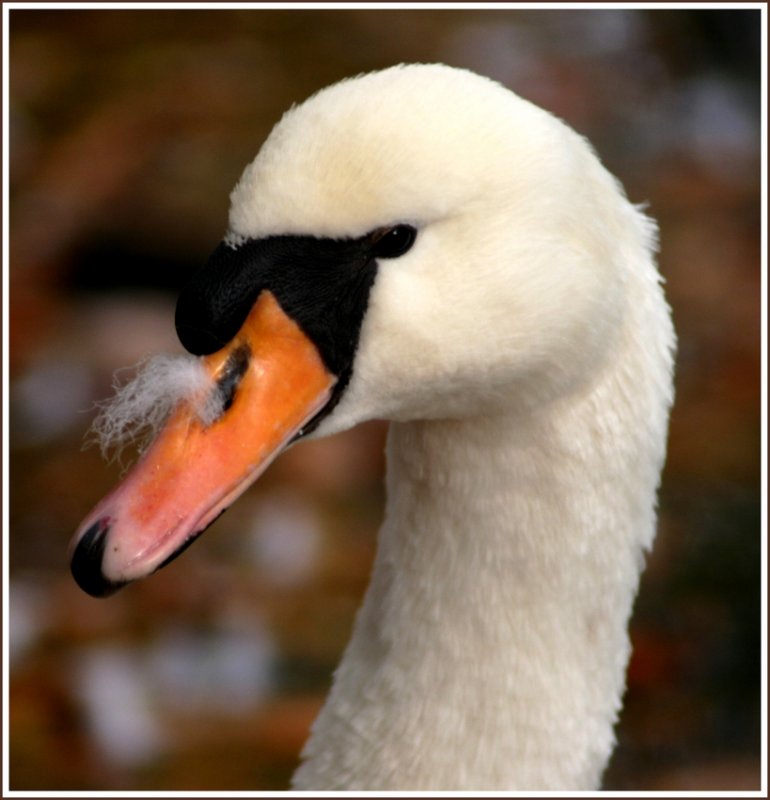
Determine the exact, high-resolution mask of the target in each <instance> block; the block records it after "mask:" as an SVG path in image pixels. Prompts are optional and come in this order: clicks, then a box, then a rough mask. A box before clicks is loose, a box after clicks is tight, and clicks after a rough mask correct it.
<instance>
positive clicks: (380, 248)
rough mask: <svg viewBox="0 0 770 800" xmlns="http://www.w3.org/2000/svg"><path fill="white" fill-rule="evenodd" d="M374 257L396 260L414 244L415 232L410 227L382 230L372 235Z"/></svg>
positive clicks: (398, 226) (400, 226) (397, 226)
mask: <svg viewBox="0 0 770 800" xmlns="http://www.w3.org/2000/svg"><path fill="white" fill-rule="evenodd" d="M374 237H375V238H374V248H373V250H374V255H375V256H377V257H378V258H398V257H399V256H402V255H404V253H406V251H407V250H409V249H410V248H411V247H412V245H413V244H414V240H415V239H416V238H417V231H416V230H415V229H414V228H413V227H412V226H411V225H396V226H395V227H393V228H383V229H382V230H380V231H377V232H376V233H375V234H374Z"/></svg>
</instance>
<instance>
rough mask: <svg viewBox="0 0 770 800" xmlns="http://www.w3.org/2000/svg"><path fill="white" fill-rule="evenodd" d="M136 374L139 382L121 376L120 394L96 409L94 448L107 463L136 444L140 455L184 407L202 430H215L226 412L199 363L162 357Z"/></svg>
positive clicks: (115, 385) (118, 376) (118, 377)
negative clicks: (214, 424) (212, 426)
mask: <svg viewBox="0 0 770 800" xmlns="http://www.w3.org/2000/svg"><path fill="white" fill-rule="evenodd" d="M129 369H130V368H129ZM133 370H134V372H135V374H134V376H133V377H132V378H130V379H129V380H127V381H124V380H123V375H124V374H125V373H126V372H127V371H128V370H126V369H122V370H118V372H116V373H115V376H114V380H113V389H114V390H115V394H114V395H113V397H111V398H110V399H108V400H104V401H100V402H98V403H97V404H96V407H97V408H98V414H97V415H96V418H95V419H94V421H93V423H92V425H91V429H90V431H89V435H90V439H89V442H95V443H96V444H98V445H99V448H100V449H101V452H102V455H103V456H105V457H108V455H109V453H110V452H111V451H113V457H114V458H118V457H119V456H120V454H121V452H122V451H123V449H124V448H125V447H126V446H128V445H131V444H136V445H138V446H139V447H140V449H141V447H142V446H143V445H144V444H146V443H147V442H149V441H150V440H151V439H152V438H153V436H154V435H155V434H156V433H157V432H158V431H159V430H160V429H161V427H162V426H163V424H164V423H165V422H166V420H167V419H168V418H169V416H170V415H171V413H172V412H173V411H174V409H175V408H176V407H177V406H178V405H179V404H180V403H182V402H185V403H187V404H188V405H189V406H190V407H191V408H192V409H193V412H194V413H195V414H196V416H197V417H198V419H199V420H200V422H201V423H202V424H203V425H210V424H211V423H212V422H213V421H214V420H215V419H216V418H217V416H219V414H220V413H221V411H222V404H223V398H222V397H221V394H220V392H219V391H218V388H217V386H216V384H215V383H214V381H212V379H211V377H210V376H209V374H208V372H206V370H205V369H204V367H203V364H202V360H201V359H200V358H197V357H195V356H190V355H167V354H165V353H161V354H158V355H155V356H152V357H151V358H147V359H145V360H143V361H141V362H139V364H137V365H136V366H135V367H134V368H133Z"/></svg>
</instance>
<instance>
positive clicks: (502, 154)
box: [71, 64, 675, 791]
mask: <svg viewBox="0 0 770 800" xmlns="http://www.w3.org/2000/svg"><path fill="white" fill-rule="evenodd" d="M656 249H657V230H656V226H655V224H654V222H653V221H652V220H651V219H650V218H648V217H647V216H646V215H645V213H643V211H642V210H641V209H640V208H638V207H636V206H634V205H632V204H631V203H630V202H629V201H628V200H627V198H626V196H625V194H624V191H623V189H622V187H621V185H620V184H619V182H618V181H617V180H616V179H615V178H614V177H613V176H611V175H610V174H609V173H608V172H607V171H606V170H605V168H604V167H603V166H602V165H601V164H600V161H599V159H598V158H597V156H596V155H595V153H594V152H593V150H592V148H591V146H590V145H589V144H588V143H587V142H586V141H585V140H584V139H583V138H582V137H581V136H579V135H578V134H577V133H575V132H574V131H573V130H572V129H571V128H569V127H568V126H567V125H566V124H564V123H563V122H561V121H560V120H558V119H557V118H556V117H554V116H552V115H551V114H550V113H548V112H546V111H544V110H542V109H540V108H538V107H536V106H535V105H533V104H531V103H530V102H528V101H526V100H524V99H522V98H520V97H518V96H517V95H516V94H514V93H513V92H511V91H510V90H508V89H507V88H505V87H504V86H502V85H501V84H499V83H496V82H494V81H493V80H491V79H488V78H485V77H482V76H479V75H477V74H474V73H472V72H470V71H466V70H463V69H458V68H453V67H448V66H444V65H441V64H412V65H398V66H395V67H391V68H387V69H384V70H381V71H378V72H373V73H369V74H364V75H359V76H357V77H355V78H350V79H347V80H344V81H342V82H341V83H338V84H335V85H333V86H330V87H327V88H326V89H323V90H321V91H320V92H318V93H317V94H315V95H314V96H313V97H311V98H310V99H308V100H306V101H305V102H304V103H302V104H301V105H298V106H295V107H293V108H292V109H290V110H289V111H288V112H287V113H286V114H285V115H284V116H283V117H282V119H281V120H280V121H279V122H278V124H277V125H276V126H275V127H274V129H273V131H272V132H271V133H270V135H269V137H268V138H267V140H266V141H265V142H264V144H263V146H262V148H261V150H260V151H259V153H258V155H257V156H256V158H255V160H254V161H253V162H252V163H251V164H250V165H249V166H248V167H247V168H246V169H245V171H244V173H243V175H242V176H241V178H240V180H239V181H238V183H237V185H236V186H235V189H234V190H233V192H232V194H231V206H230V213H229V226H228V229H227V232H226V235H225V237H224V239H223V241H222V242H221V243H220V244H219V246H218V247H217V248H216V250H215V251H214V252H213V254H212V256H211V258H210V259H209V261H208V262H207V263H206V265H205V266H204V267H203V269H202V270H201V271H200V272H199V273H197V274H196V275H194V276H193V277H192V278H191V280H190V283H189V284H188V285H187V286H186V287H185V288H184V289H183V290H182V292H181V294H180V296H179V298H178V303H177V308H176V327H177V332H178V334H179V338H180V340H181V342H182V344H183V345H184V346H185V348H186V349H187V350H188V351H190V353H191V355H189V356H180V357H179V359H180V360H179V362H178V363H177V366H176V367H175V368H174V369H166V370H165V373H164V374H165V377H161V378H159V377H157V375H155V373H153V374H151V375H150V376H149V377H147V378H146V380H145V381H144V384H142V385H139V384H134V386H133V389H132V391H131V392H129V394H130V395H131V397H130V398H129V399H128V400H126V398H125V397H123V400H122V401H121V400H120V399H119V398H116V401H115V403H114V405H113V406H108V408H107V411H106V412H105V418H104V419H106V422H105V423H104V424H103V430H102V433H103V434H104V435H105V437H106V438H110V437H111V436H112V437H115V438H120V437H121V436H122V435H123V434H124V433H125V430H126V428H128V427H130V424H131V423H132V422H135V421H136V420H137V419H139V420H140V421H142V422H144V421H146V420H144V416H145V415H147V414H148V409H150V408H154V409H156V408H157V406H156V403H157V402H158V400H159V398H161V397H163V396H164V395H168V397H170V398H171V399H170V400H169V401H168V403H167V405H168V408H166V409H164V412H163V414H161V416H163V417H164V419H165V423H164V425H163V426H162V427H161V430H160V431H159V432H158V433H157V435H156V438H155V440H154V442H153V443H152V444H151V445H150V446H149V447H148V448H147V449H146V450H145V451H144V453H143V455H142V456H141V458H140V460H139V461H138V462H137V464H136V465H135V466H134V467H133V469H132V471H130V472H129V473H128V474H127V476H126V477H125V479H124V480H123V482H122V483H121V484H120V485H119V486H118V487H117V488H116V489H115V490H114V491H113V492H112V493H110V494H109V495H108V496H107V497H106V498H105V499H104V500H103V501H101V502H100V503H99V504H98V505H97V506H96V507H95V509H94V510H93V511H92V512H91V513H90V514H89V515H88V516H87V517H86V519H85V521H84V522H83V524H82V525H81V527H80V528H79V530H78V532H77V533H76V535H75V538H74V540H73V544H72V546H71V568H72V572H73V574H74V576H75V579H76V580H77V582H78V583H79V584H80V586H81V587H82V588H83V589H84V590H85V591H87V592H88V593H90V594H92V595H94V596H105V595H108V594H110V593H111V592H113V591H115V590H116V589H118V588H119V587H121V586H123V585H124V584H126V583H128V582H130V581H133V580H135V579H137V578H141V577H144V576H146V575H148V574H150V573H151V572H154V571H155V570H157V569H159V568H160V567H162V566H163V565H165V564H166V563H168V562H169V561H170V560H171V559H172V558H174V557H175V556H176V555H178V554H179V552H181V551H182V550H183V549H185V548H186V547H187V546H188V545H189V544H190V542H191V541H192V540H193V539H194V538H195V537H196V536H197V535H198V534H199V533H200V532H201V531H202V530H203V529H204V528H206V527H207V526H208V525H209V524H210V523H211V522H212V521H213V520H214V519H216V517H217V516H218V515H219V514H220V513H221V512H222V511H223V510H224V509H225V508H226V507H227V506H228V505H229V504H230V503H231V502H232V501H233V500H234V499H235V498H236V497H237V496H238V495H239V494H240V493H241V492H242V491H244V489H245V488H246V487H247V486H248V485H249V484H251V483H252V482H253V481H254V480H255V479H256V478H257V476H258V475H259V474H261V472H262V471H263V470H264V469H265V468H266V467H267V465H268V464H269V463H270V461H271V460H272V459H273V458H274V457H275V456H276V455H277V454H278V453H279V452H280V451H281V450H283V449H284V448H286V447H288V446H290V445H293V444H294V443H295V442H297V441H298V440H300V439H303V438H305V437H309V436H314V437H319V436H326V435H329V434H333V433H335V432H338V431H342V430H345V429H348V428H350V427H352V426H354V425H356V424H357V423H359V422H362V421H364V420H371V419H387V420H390V427H389V432H388V440H387V450H386V456H387V471H386V488H387V505H386V510H385V515H384V522H383V524H382V528H381V530H380V532H379V536H378V547H377V553H376V558H375V561H374V565H373V569H372V574H371V581H370V585H369V587H368V590H367V592H366V595H365V598H364V601H363V605H362V607H361V608H360V610H359V612H358V615H357V618H356V621H355V625H354V630H353V633H352V637H351V640H350V642H349V644H348V646H347V649H346V650H345V652H344V655H343V658H342V661H341V663H340V665H339V667H338V669H337V670H336V672H335V675H334V680H333V685H332V688H331V691H330V694H329V697H328V698H327V701H326V703H325V705H324V707H323V709H322V710H321V712H320V714H319V716H318V718H317V720H316V721H315V723H314V725H313V727H312V731H311V734H310V737H309V740H308V742H307V744H306V746H305V748H304V750H303V753H302V759H301V763H300V766H299V767H298V769H297V771H296V773H295V775H294V778H293V787H294V788H295V789H301V790H344V789H352V790H389V789H393V790H503V791H510V790H530V791H531V790H561V791H564V790H592V789H596V788H597V787H598V786H599V785H600V782H601V777H602V772H603V769H604V767H605V765H606V763H607V761H608V758H609V756H610V754H611V751H612V748H613V742H614V734H613V726H614V723H615V721H616V718H617V716H618V713H619V710H620V707H621V699H622V694H623V690H624V682H625V669H626V664H627V661H628V658H629V639H628V632H627V627H628V620H629V615H630V613H631V609H632V604H633V600H634V597H635V594H636V591H637V587H638V583H639V578H640V573H641V570H642V568H643V564H644V559H645V553H646V551H647V550H648V549H649V548H650V546H651V544H652V541H653V538H654V532H655V517H656V493H657V487H658V484H659V480H660V473H661V469H662V466H663V462H664V458H665V450H666V437H667V426H668V415H669V410H670V407H671V404H672V399H673V389H672V372H673V359H674V352H675V334H674V330H673V326H672V321H671V316H670V310H669V307H668V305H667V303H666V300H665V298H664V293H663V290H662V285H661V284H662V280H661V278H660V275H659V273H658V270H657V268H656V265H655V252H656ZM185 358H186V359H187V360H184V359H185ZM156 372H159V373H163V372H164V371H163V369H160V368H158V370H156ZM180 375H182V376H183V377H181V378H180ZM150 386H151V387H154V391H153V390H151V389H150V388H148V387H150ZM180 386H181V388H180ZM158 387H160V388H158ZM143 396H146V397H147V398H149V399H147V401H146V402H145V403H144V405H143V404H142V402H141V398H142V397H143ZM137 398H139V399H137Z"/></svg>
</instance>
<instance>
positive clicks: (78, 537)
mask: <svg viewBox="0 0 770 800" xmlns="http://www.w3.org/2000/svg"><path fill="white" fill-rule="evenodd" d="M203 365H204V367H205V369H206V371H207V372H208V373H209V375H210V376H211V378H212V382H213V385H215V386H218V387H219V389H220V391H222V392H223V393H224V396H225V398H226V399H225V402H224V408H223V410H222V412H221V413H220V415H219V416H218V417H217V418H216V419H215V420H214V421H213V422H211V423H210V424H208V425H206V424H204V423H203V422H201V420H200V419H199V417H198V415H197V413H196V412H195V410H194V408H193V407H192V406H191V405H190V404H189V403H187V402H182V403H180V405H179V406H177V408H176V409H175V411H174V413H173V414H172V415H171V417H170V418H169V420H168V422H167V423H166V424H165V426H164V428H163V430H162V431H161V432H160V433H159V434H158V436H157V438H156V439H155V441H154V442H153V444H152V445H151V446H150V447H149V448H148V450H147V451H146V452H145V454H144V455H143V456H142V458H141V459H140V460H139V461H138V462H137V464H136V465H135V466H134V467H133V468H132V470H131V471H130V472H129V474H128V475H127V476H126V478H125V479H124V480H123V482H122V483H120V484H119V485H118V486H117V487H116V488H115V489H114V490H113V491H112V492H111V493H110V494H109V495H107V497H105V498H104V500H102V501H101V502H100V503H99V504H98V505H97V506H96V507H95V508H94V509H93V511H92V512H91V513H90V514H89V515H88V517H86V519H85V520H84V522H83V524H82V525H81V526H80V528H79V529H78V531H77V533H76V534H75V537H74V539H73V541H72V545H71V547H70V553H71V559H72V561H71V566H72V573H73V575H74V577H75V580H76V581H77V582H78V584H79V585H80V587H81V588H82V589H83V590H84V591H86V592H88V593H89V594H91V595H94V596H95V597H103V596H106V595H108V594H111V593H112V592H114V591H116V590H117V589H119V588H120V587H121V586H122V585H124V584H125V583H128V582H130V581H133V580H136V579H137V578H142V577H145V576H146V575H149V574H150V573H152V572H154V571H155V570H157V569H159V568H160V567H162V566H164V565H165V564H167V563H168V562H169V561H171V560H172V559H173V558H174V557H175V556H176V555H178V554H179V553H180V552H181V551H182V550H184V549H185V547H187V546H188V545H189V544H190V543H191V542H192V541H193V539H195V538H196V537H197V536H198V535H199V534H200V533H202V532H203V531H204V530H205V529H206V528H207V527H208V526H209V525H210V524H211V523H212V522H213V521H214V520H215V519H216V518H217V517H218V516H219V515H220V514H221V513H222V512H223V511H224V510H225V509H226V508H227V507H228V506H229V505H230V504H231V503H232V502H233V501H234V500H235V499H236V498H237V497H238V496H239V495H240V494H241V493H242V492H244V491H245V490H246V488H247V487H248V486H250V485H251V484H252V483H253V482H254V481H255V480H256V479H257V478H258V477H259V476H260V475H261V474H262V472H263V471H264V470H265V469H266V468H267V466H268V464H270V462H271V461H272V460H273V458H275V457H276V456H277V455H278V453H280V452H281V450H282V449H283V448H284V447H285V446H286V445H287V444H288V443H289V442H290V440H291V439H292V437H293V436H294V435H295V434H296V433H297V432H298V431H300V430H301V429H302V427H303V425H305V424H306V423H307V422H308V421H309V420H311V419H312V418H313V417H314V416H315V415H316V414H317V413H318V412H319V411H320V410H321V409H322V408H323V407H324V406H325V405H326V403H327V402H328V401H329V398H330V397H331V390H332V387H333V386H334V384H335V383H336V380H337V379H336V378H335V376H334V375H332V374H331V373H330V372H329V371H328V369H327V368H326V367H325V365H324V363H323V361H322V360H321V357H320V355H319V354H318V351H317V349H316V347H315V346H314V345H313V344H312V342H311V341H310V340H309V339H308V338H307V337H306V336H305V334H304V333H303V332H302V331H301V330H300V328H299V327H298V325H297V324H296V323H295V322H294V321H293V320H291V319H290V318H289V317H288V316H287V315H286V314H285V313H284V312H283V310H282V309H281V307H280V306H279V304H278V302H277V301H276V299H275V297H273V295H272V294H271V293H270V292H268V291H263V292H262V293H261V294H260V296H259V298H258V300H257V302H256V303H255V304H254V307H253V309H252V310H251V312H250V313H249V316H248V317H247V319H246V321H245V322H244V324H243V326H242V328H241V330H240V331H239V332H238V334H237V335H236V336H235V337H234V339H233V340H232V341H231V342H230V343H229V344H228V345H227V346H226V347H225V348H223V349H222V350H220V351H218V352H216V353H214V354H212V355H210V356H207V357H206V358H204V359H203Z"/></svg>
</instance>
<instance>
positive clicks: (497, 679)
mask: <svg viewBox="0 0 770 800" xmlns="http://www.w3.org/2000/svg"><path fill="white" fill-rule="evenodd" d="M601 396H602V391H599V390H594V391H593V392H591V393H588V394H587V396H586V397H584V398H583V399H581V400H580V401H579V402H573V403H572V404H571V405H570V406H566V407H565V408H563V409H561V410H558V409H555V408H551V409H550V410H549V412H548V414H547V416H546V415H545V414H544V415H543V419H541V420H537V419H532V418H531V417H530V418H527V419H526V420H524V419H517V418H508V417H489V418H486V417H485V418H478V419H472V420H464V421H434V422H421V423H407V424H393V425H392V427H391V430H390V434H389V441H388V505H387V511H386V518H385V523H384V525H383V528H382V530H381V532H380V541H379V547H378V552H377V557H376V560H375V565H374V569H373V575H372V581H371V584H370V587H369V590H368V592H367V595H366V599H365V602H364V605H363V607H362V609H361V611H360V612H359V615H358V618H357V621H356V625H355V629H354V633H353V637H352V640H351V642H350V644H349V646H348V648H347V650H346V653H345V656H344V658H343V661H342V663H341V665H340V667H339V669H338V671H337V673H336V675H335V683H334V686H333V689H332V692H331V694H330V697H329V700H328V701H327V704H326V706H325V707H324V709H323V711H322V712H321V715H320V716H319V718H318V720H317V721H316V724H315V726H314V728H313V733H312V735H311V738H310V740H309V742H308V744H307V746H306V749H305V752H304V753H303V757H304V758H305V762H304V763H303V765H302V766H301V767H300V769H299V770H298V772H297V773H296V775H295V781H294V785H295V788H313V789H322V788H323V789H359V790H364V789H375V790H385V789H402V790H403V789H414V790H419V789H423V790H425V789H431V790H441V789H448V790H462V789H468V790H514V789H529V790H536V789H542V790H548V789H554V790H555V789H561V790H565V789H574V790H580V789H594V788H596V787H597V786H598V784H599V781H600V779H601V774H602V771H603V769H604V766H605V764H606V761H607V759H608V757H609V754H610V752H611V749H612V745H613V732H612V727H613V724H614V721H615V718H616V715H617V712H618V710H619V708H620V698H621V695H622V691H623V686H624V673H625V665H626V661H627V657H628V650H629V648H628V642H627V633H626V627H627V621H628V616H629V614H630V610H631V605H632V602H633V598H634V595H635V593H636V588H637V584H638V577H639V572H640V569H641V566H642V562H643V558H642V551H643V548H644V547H645V546H647V545H648V544H649V542H650V540H651V538H652V529H653V522H654V513H653V510H652V507H653V503H654V493H655V488H656V484H657V471H658V469H659V458H658V459H657V460H656V459H655V458H652V459H651V458H650V457H645V453H644V450H645V447H644V444H643V442H642V441H641V440H640V441H639V442H638V446H639V447H640V448H641V451H637V450H635V449H634V448H635V443H634V442H632V441H631V442H630V441H629V434H628V430H620V428H621V427H622V428H625V427H626V423H625V422H622V420H624V419H625V418H626V417H627V416H628V415H627V413H619V414H608V413H606V410H605V413H603V414H601V413H599V409H598V404H599V403H600V402H601ZM624 402H628V403H630V404H633V403H634V400H633V399H631V398H629V399H628V400H627V401H624ZM641 405H644V404H643V403H642V404H641ZM616 410H617V411H621V409H616ZM636 410H637V411H638V410H639V409H636ZM625 411H626V412H627V411H629V409H626V410H625ZM631 416H632V417H633V416H635V415H634V414H632V415H631ZM613 426H614V427H616V428H618V430H613ZM620 443H622V444H620ZM656 446H657V447H659V446H660V445H659V444H658V445H656ZM624 449H625V450H628V452H624ZM646 449H647V450H650V446H647V448H646ZM651 461H653V462H655V463H654V464H651V463H650V462H651ZM634 465H636V466H634Z"/></svg>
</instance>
